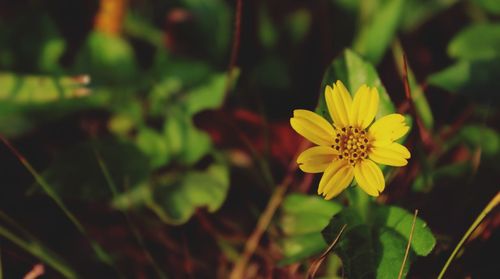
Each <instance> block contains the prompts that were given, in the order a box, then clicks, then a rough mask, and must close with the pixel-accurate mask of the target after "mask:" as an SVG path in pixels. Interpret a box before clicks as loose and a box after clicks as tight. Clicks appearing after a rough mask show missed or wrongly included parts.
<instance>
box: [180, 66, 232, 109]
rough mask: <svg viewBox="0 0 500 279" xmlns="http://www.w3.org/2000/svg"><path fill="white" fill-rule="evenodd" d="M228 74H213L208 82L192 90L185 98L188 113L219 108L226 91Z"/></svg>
mask: <svg viewBox="0 0 500 279" xmlns="http://www.w3.org/2000/svg"><path fill="white" fill-rule="evenodd" d="M226 76H227V75H226V74H218V75H213V76H212V77H211V78H210V79H209V80H208V81H207V82H205V83H202V84H201V85H200V86H199V87H196V88H194V89H192V90H190V91H189V92H188V93H187V96H186V97H185V100H184V102H185V104H186V110H187V113H189V114H190V115H193V114H195V113H197V112H200V111H202V110H206V109H215V108H218V107H219V106H220V105H221V104H222V101H223V100H224V96H225V93H226V92H225V89H226V88H225V87H226Z"/></svg>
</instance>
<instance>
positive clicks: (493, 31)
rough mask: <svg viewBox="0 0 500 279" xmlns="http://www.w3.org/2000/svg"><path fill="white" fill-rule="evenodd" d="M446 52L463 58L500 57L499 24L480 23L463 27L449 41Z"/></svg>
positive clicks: (454, 56)
mask: <svg viewBox="0 0 500 279" xmlns="http://www.w3.org/2000/svg"><path fill="white" fill-rule="evenodd" d="M448 54H449V55H450V56H451V57H453V58H460V59H465V60H476V59H483V60H484V59H492V58H495V57H500V24H493V23H481V24H475V25H471V26H469V27H467V28H465V29H464V30H462V31H460V33H458V35H456V36H455V37H454V38H453V39H452V40H451V42H450V43H449V45H448Z"/></svg>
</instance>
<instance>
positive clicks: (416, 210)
mask: <svg viewBox="0 0 500 279" xmlns="http://www.w3.org/2000/svg"><path fill="white" fill-rule="evenodd" d="M417 215H418V209H415V213H414V214H413V222H412V223H411V230H410V236H409V237H408V243H407V244H406V250H405V256H404V258H403V263H402V264H401V268H400V269H399V275H398V279H401V278H403V271H404V270H405V265H406V260H407V259H408V255H409V253H410V247H411V241H412V240H413V232H414V231H415V222H416V221H417Z"/></svg>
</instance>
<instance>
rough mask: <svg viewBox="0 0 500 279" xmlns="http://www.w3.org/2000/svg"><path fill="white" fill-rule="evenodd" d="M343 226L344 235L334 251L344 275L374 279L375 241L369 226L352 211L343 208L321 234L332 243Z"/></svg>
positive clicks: (377, 257)
mask: <svg viewBox="0 0 500 279" xmlns="http://www.w3.org/2000/svg"><path fill="white" fill-rule="evenodd" d="M345 224H347V227H346V229H345V231H344V234H343V235H342V237H341V239H340V240H339V242H338V243H337V245H336V247H335V249H334V252H335V253H336V254H338V256H339V257H340V258H341V259H342V264H343V269H344V271H345V275H346V276H347V277H348V278H352V279H356V278H376V270H377V262H378V259H379V255H377V253H376V251H375V246H376V239H374V238H373V236H372V230H371V228H370V226H368V225H366V224H363V223H362V221H361V217H360V216H359V215H358V214H357V213H356V212H355V211H354V210H353V209H349V208H345V209H344V210H342V211H341V212H340V213H338V214H336V215H335V216H333V218H332V219H331V221H330V223H329V224H328V226H327V227H326V228H325V229H324V230H323V232H322V233H323V237H324V238H325V241H326V242H327V243H332V242H333V240H334V239H335V238H336V237H337V234H338V233H339V232H340V229H341V228H342V226H343V225H345Z"/></svg>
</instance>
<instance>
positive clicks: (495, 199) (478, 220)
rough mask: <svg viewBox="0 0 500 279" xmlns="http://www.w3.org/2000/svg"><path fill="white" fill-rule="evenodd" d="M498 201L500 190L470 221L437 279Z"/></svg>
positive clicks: (499, 199)
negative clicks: (470, 223) (471, 221)
mask: <svg viewBox="0 0 500 279" xmlns="http://www.w3.org/2000/svg"><path fill="white" fill-rule="evenodd" d="M498 203H500V192H498V193H497V194H496V195H495V197H493V199H491V201H490V202H489V203H488V204H487V205H486V207H485V208H484V209H483V211H481V213H479V215H478V216H477V217H476V220H474V223H472V225H471V226H470V227H469V229H468V230H467V232H465V234H464V236H462V239H461V240H460V242H458V244H457V246H455V249H453V252H452V253H451V255H450V257H449V258H448V260H447V261H446V263H445V264H444V266H443V269H441V272H440V273H439V275H438V277H437V278H438V279H441V278H443V276H444V274H445V272H446V270H447V269H448V267H449V266H450V264H451V262H452V261H453V259H454V258H455V256H456V255H457V253H458V251H459V250H460V248H461V247H462V245H463V244H464V243H465V241H466V240H467V239H468V238H469V236H470V235H471V234H472V233H473V232H474V230H475V229H476V228H477V226H479V224H480V223H481V222H482V221H483V219H484V217H486V215H487V214H488V213H489V212H490V211H491V210H493V208H495V207H496V206H497V205H498Z"/></svg>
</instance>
